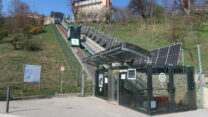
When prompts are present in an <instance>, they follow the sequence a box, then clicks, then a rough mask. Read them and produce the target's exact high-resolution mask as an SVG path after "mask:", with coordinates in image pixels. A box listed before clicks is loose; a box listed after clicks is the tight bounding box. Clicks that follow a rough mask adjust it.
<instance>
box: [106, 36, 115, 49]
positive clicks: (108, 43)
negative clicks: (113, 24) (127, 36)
mask: <svg viewBox="0 0 208 117" xmlns="http://www.w3.org/2000/svg"><path fill="white" fill-rule="evenodd" d="M113 42H114V39H112V38H111V39H109V40H108V42H107V44H106V47H105V49H110V48H111V47H112V45H113Z"/></svg>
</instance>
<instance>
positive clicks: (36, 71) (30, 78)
mask: <svg viewBox="0 0 208 117" xmlns="http://www.w3.org/2000/svg"><path fill="white" fill-rule="evenodd" d="M40 74H41V66H38V65H24V82H40Z"/></svg>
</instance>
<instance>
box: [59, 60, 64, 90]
mask: <svg viewBox="0 0 208 117" xmlns="http://www.w3.org/2000/svg"><path fill="white" fill-rule="evenodd" d="M64 70H65V67H64V66H63V64H62V66H61V70H60V71H61V94H62V93H63V82H64V81H63V77H64Z"/></svg>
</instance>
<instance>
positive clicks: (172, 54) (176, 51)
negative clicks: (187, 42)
mask: <svg viewBox="0 0 208 117" xmlns="http://www.w3.org/2000/svg"><path fill="white" fill-rule="evenodd" d="M181 46H182V44H177V45H173V46H170V49H169V54H168V58H167V61H166V64H173V65H176V64H178V59H179V55H180V50H181Z"/></svg>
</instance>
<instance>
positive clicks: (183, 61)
mask: <svg viewBox="0 0 208 117" xmlns="http://www.w3.org/2000/svg"><path fill="white" fill-rule="evenodd" d="M181 51H182V63H183V66H184V65H185V60H184V51H183V49H181Z"/></svg>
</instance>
